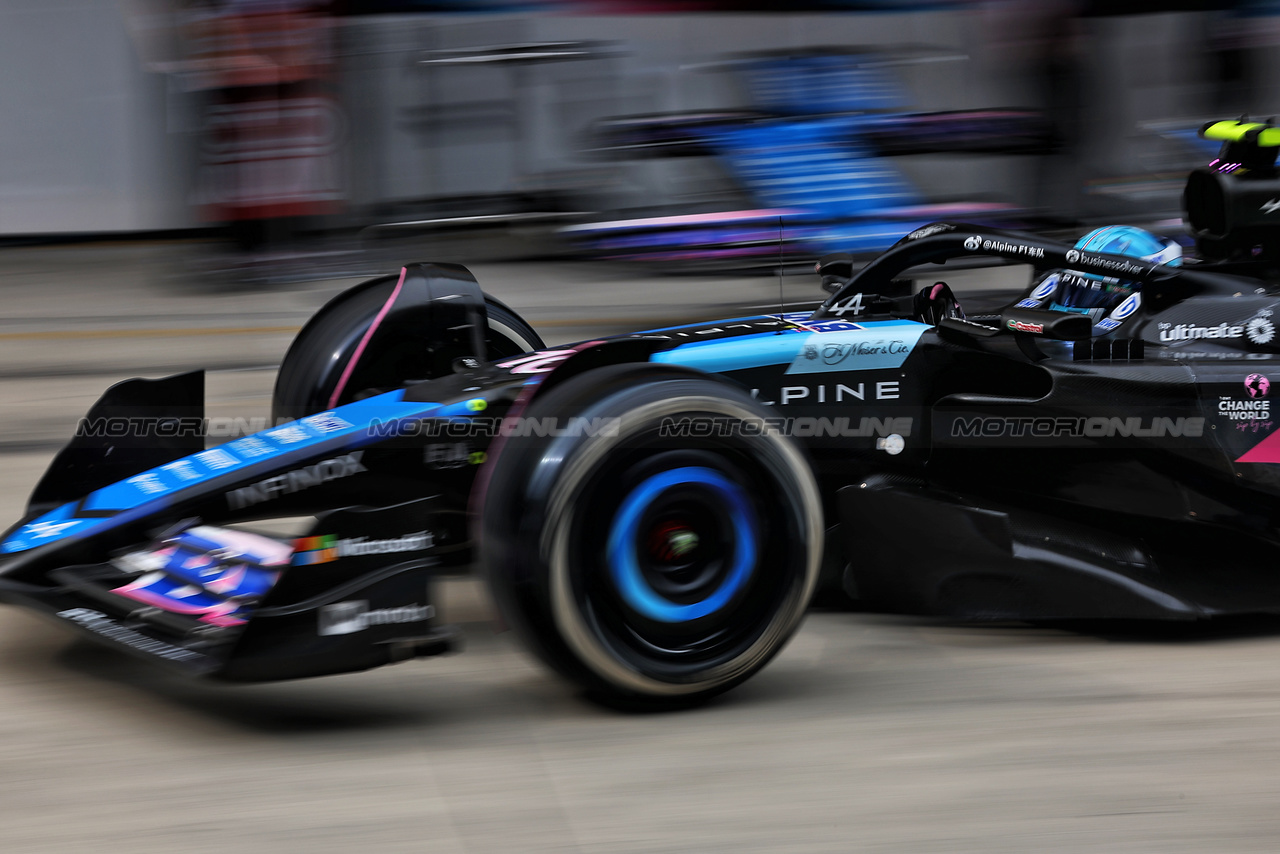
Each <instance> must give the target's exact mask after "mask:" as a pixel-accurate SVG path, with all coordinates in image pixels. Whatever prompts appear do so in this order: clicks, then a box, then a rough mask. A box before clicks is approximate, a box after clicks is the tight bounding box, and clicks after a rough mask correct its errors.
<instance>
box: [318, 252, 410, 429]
mask: <svg viewBox="0 0 1280 854" xmlns="http://www.w3.org/2000/svg"><path fill="white" fill-rule="evenodd" d="M408 272H409V268H408V267H401V268H400V281H398V282H396V289H395V290H394V291H392V292H391V296H389V297H387V301H386V302H385V303H383V304H382V310H381V311H379V312H378V316H377V317H375V318H374V319H373V323H371V324H369V328H368V330H366V331H365V333H364V337H363V338H361V339H360V344H359V345H358V346H357V347H356V352H355V353H354V354H353V355H352V356H351V361H350V362H347V366H346V367H345V368H343V369H342V376H340V377H339V378H338V385H337V386H336V387H335V388H334V390H333V394H331V395H329V408H330V409H332V408H333V407H335V406H337V405H338V398H339V397H341V396H342V390H343V389H344V388H346V387H347V380H349V379H351V372H352V371H354V370H355V368H356V362H358V361H360V357H361V356H362V355H364V348H365V346H366V345H367V344H368V343H369V339H370V338H372V337H373V333H374V332H376V331H378V325H379V324H380V323H382V318H384V317H386V316H387V312H388V311H390V310H391V306H392V305H393V304H394V303H395V301H396V297H398V296H400V289H401V288H402V287H404V277H405V274H406V273H408Z"/></svg>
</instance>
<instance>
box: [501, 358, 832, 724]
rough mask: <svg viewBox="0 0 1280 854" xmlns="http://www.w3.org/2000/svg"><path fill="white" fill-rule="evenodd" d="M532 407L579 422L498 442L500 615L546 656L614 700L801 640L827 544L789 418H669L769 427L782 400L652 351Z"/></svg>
mask: <svg viewBox="0 0 1280 854" xmlns="http://www.w3.org/2000/svg"><path fill="white" fill-rule="evenodd" d="M522 414H523V415H524V416H526V417H527V418H528V419H529V420H528V421H526V422H524V423H525V424H530V425H539V424H541V425H544V429H545V425H546V424H547V422H546V421H544V420H543V419H547V418H555V419H557V423H558V424H559V425H560V426H561V427H562V428H565V429H564V430H563V434H562V435H545V436H539V435H527V436H525V435H519V434H518V433H517V434H516V435H512V436H509V437H507V438H506V439H505V443H504V444H502V445H501V446H500V447H498V448H496V449H495V451H496V458H495V459H494V461H493V462H492V464H491V466H492V467H491V469H490V470H489V472H488V473H487V474H488V482H487V484H486V485H485V486H484V487H483V494H482V496H481V502H480V507H481V517H480V523H481V536H480V548H481V555H482V560H483V566H484V570H485V573H486V577H487V579H488V582H489V585H490V587H491V590H492V592H493V595H494V598H495V601H496V602H497V604H498V608H499V611H500V613H501V615H502V617H503V619H504V620H505V621H506V622H507V623H508V624H509V625H510V626H511V627H512V628H514V629H515V630H516V631H517V632H518V633H519V634H520V635H521V637H522V639H523V640H524V641H525V642H526V643H527V644H528V645H529V647H530V648H531V649H532V650H533V651H534V652H535V653H536V654H537V655H538V656H539V657H540V658H542V659H543V660H544V661H545V662H546V663H547V664H549V665H551V667H553V668H554V669H556V670H557V671H559V672H560V673H562V674H563V675H565V676H567V677H569V678H570V679H572V680H574V681H576V682H578V683H579V684H580V685H582V686H584V687H585V688H586V689H587V692H588V695H589V696H591V697H592V698H593V699H596V700H597V701H599V702H602V703H604V704H606V705H610V706H614V707H620V708H629V709H664V708H677V707H684V706H689V705H693V704H696V703H699V702H702V701H704V700H706V699H708V698H710V697H713V696H715V695H717V694H720V693H722V692H724V691H727V690H729V689H730V688H732V687H734V686H735V685H738V684H739V683H741V682H742V681H744V680H745V679H747V678H748V677H750V676H751V675H752V674H753V673H755V672H756V671H758V670H760V668H762V667H764V665H765V664H766V663H768V661H769V660H770V659H771V658H772V657H773V656H774V655H775V654H776V653H777V652H778V651H779V650H780V649H781V648H782V647H783V646H784V645H785V644H786V642H787V640H788V639H789V638H790V637H791V635H792V634H793V633H794V632H795V630H796V629H797V627H798V626H799V625H800V622H801V620H802V619H803V616H804V612H805V609H806V607H807V606H808V604H809V599H810V597H811V596H812V595H813V591H814V587H815V584H816V581H817V577H818V570H819V563H820V561H821V555H822V541H823V524H822V502H821V499H820V497H819V493H818V487H817V485H816V483H815V480H814V476H813V472H812V470H811V468H810V465H809V462H808V460H807V458H806V457H805V455H804V454H803V452H802V451H801V450H800V448H799V446H798V445H796V443H795V442H793V441H792V440H791V439H789V438H786V437H784V436H782V435H780V434H779V433H777V432H776V431H773V432H771V431H768V430H759V429H757V430H751V429H747V430H740V429H732V430H728V431H726V432H728V433H731V435H720V436H699V437H693V436H690V435H684V436H679V435H671V433H672V431H671V429H670V427H671V425H672V424H679V421H680V419H685V418H704V417H705V418H715V419H720V420H721V423H725V424H738V425H741V424H743V423H748V424H754V425H756V426H757V427H758V426H760V425H762V424H763V422H762V421H760V420H759V419H764V418H768V417H769V416H770V412H769V410H768V409H766V408H765V407H763V406H762V405H760V404H759V403H757V402H756V401H754V400H753V399H752V398H751V397H750V396H749V395H747V394H745V393H744V392H742V391H741V390H739V389H738V388H736V387H734V386H730V385H728V384H727V383H725V382H723V381H720V380H718V379H716V378H714V377H711V376H708V375H707V374H703V373H699V372H696V371H692V370H688V369H682V368H674V367H668V366H663V365H655V364H648V363H645V364H638V365H635V364H632V365H615V366H610V367H606V368H599V369H596V370H592V371H589V372H587V373H584V374H582V375H581V376H578V377H574V378H571V379H569V380H566V381H565V382H564V383H563V384H562V385H559V386H557V387H555V388H553V389H551V390H549V391H548V392H547V393H546V394H545V396H543V397H537V398H534V400H533V402H532V403H531V404H530V406H529V407H528V409H527V410H525V412H523V413H522ZM575 418H576V419H582V420H581V421H578V422H577V423H578V424H579V425H595V435H591V430H578V431H574V430H573V424H574V422H573V421H572V420H571V419H575ZM596 419H616V420H614V421H598V420H596ZM664 423H665V424H666V425H667V429H666V430H665V431H664V429H663V425H664ZM704 423H706V422H704ZM607 425H613V426H614V427H615V428H616V429H608V426H607ZM601 428H603V429H601ZM677 432H678V431H677ZM664 433H665V435H664Z"/></svg>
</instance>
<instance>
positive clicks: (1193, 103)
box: [0, 0, 1280, 284]
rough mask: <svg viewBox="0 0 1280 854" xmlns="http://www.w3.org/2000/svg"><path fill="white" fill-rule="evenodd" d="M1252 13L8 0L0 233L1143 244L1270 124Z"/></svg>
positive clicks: (636, 251) (1164, 7) (804, 245)
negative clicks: (956, 227)
mask: <svg viewBox="0 0 1280 854" xmlns="http://www.w3.org/2000/svg"><path fill="white" fill-rule="evenodd" d="M1273 6H1274V4H1272V3H1270V2H1263V0H1240V2H1237V3H1228V2H1196V0H1181V2H1178V0H1170V2H1155V0H1151V2H1137V1H1136V0H1135V1H1134V2H1123V0H1117V2H1101V1H1100V0H1099V1H1098V2H1089V0H971V1H967V0H934V2H909V0H800V2H787V3H781V2H776V3H775V2H760V0H698V1H697V2H694V0H690V2H681V0H673V2H655V3H648V2H623V1H622V0H616V2H615V0H595V2H592V1H591V0H582V2H577V0H542V2H504V1H503V0H338V2H331V3H323V2H303V1H302V0H118V2H109V1H108V0H59V2H55V3H49V2H38V0H10V2H7V3H6V4H4V8H3V10H0V22H2V23H3V26H0V71H2V72H3V73H0V103H3V104H4V105H5V117H6V121H5V123H4V125H3V128H0V164H3V166H0V240H4V241H6V242H10V243H12V242H14V241H15V240H19V239H22V240H39V239H60V240H62V239H66V238H68V237H76V238H102V237H117V236H124V235H129V236H138V235H143V236H146V237H147V238H149V239H168V238H183V239H191V238H199V239H203V240H207V241H209V245H206V246H203V247H202V248H201V249H200V250H199V251H197V252H194V253H192V257H191V259H190V269H189V272H190V273H191V274H192V275H195V276H200V275H208V276H212V277H213V278H214V279H217V278H218V277H222V278H224V279H227V280H231V281H233V282H238V283H241V284H243V283H244V282H245V281H248V280H254V281H264V282H269V281H273V280H288V279H297V278H300V277H308V276H315V275H318V274H333V273H342V272H347V271H348V270H351V271H355V270H358V269H363V268H367V267H373V268H380V267H382V266H387V265H388V264H395V263H399V262H400V261H402V260H403V258H404V257H405V256H409V257H415V256H418V255H421V254H422V253H423V252H427V253H428V254H429V253H431V252H433V251H434V252H436V253H437V254H438V253H439V252H441V251H443V252H445V253H446V254H447V253H450V252H455V251H457V247H458V246H460V245H461V246H462V247H463V249H462V250H461V251H462V252H463V253H464V254H465V253H466V252H467V251H469V250H468V249H467V247H469V246H470V245H471V242H472V241H474V240H476V239H477V238H478V237H482V238H484V239H485V240H488V241H492V244H486V245H485V249H486V250H487V251H489V252H499V251H500V252H503V253H505V254H506V255H509V256H511V257H557V258H564V257H573V258H586V259H599V258H606V259H618V260H632V261H650V262H656V263H658V264H665V265H667V266H669V267H670V268H672V269H685V268H696V267H697V266H698V265H699V264H702V266H706V265H705V263H703V262H708V261H710V262H713V263H712V266H726V265H728V266H734V265H735V262H742V261H746V262H752V261H758V260H759V259H758V258H757V256H760V255H763V254H764V250H763V249H760V248H758V247H761V246H762V245H764V244H765V243H768V242H771V243H772V244H773V245H772V249H773V250H775V251H774V255H775V256H776V249H777V245H776V244H777V242H778V240H777V237H778V232H779V228H778V218H779V216H781V217H782V220H783V227H782V229H781V230H782V232H783V242H785V243H786V244H787V247H788V249H789V250H791V249H794V250H795V251H796V252H798V253H800V254H801V255H804V256H806V257H807V256H808V255H812V254H815V253H820V252H824V251H834V250H836V249H852V250H854V251H875V250H877V249H880V248H883V247H884V246H886V245H888V244H890V243H892V242H893V240H894V239H896V235H901V234H902V233H905V232H906V231H908V230H910V229H911V228H912V227H914V225H915V224H918V223H920V222H928V221H931V220H934V219H942V218H950V219H970V220H972V219H975V218H977V219H985V220H988V221H991V222H994V223H997V224H1012V225H1015V226H1021V227H1034V228H1053V227H1066V228H1073V227H1075V226H1076V225H1079V224H1081V223H1084V224H1096V223H1098V222H1103V221H1106V222H1114V221H1141V222H1160V221H1162V220H1167V219H1170V218H1176V217H1177V215H1178V193H1179V191H1180V185H1181V180H1182V174H1181V173H1182V172H1184V171H1185V169H1186V168H1187V167H1188V166H1191V165H1194V164H1196V163H1198V162H1200V161H1202V160H1203V159H1204V155H1205V153H1206V152H1207V151H1211V150H1212V149H1206V148H1205V147H1204V146H1203V144H1200V143H1198V141H1196V140H1195V139H1194V130H1195V129H1196V127H1198V126H1199V125H1200V124H1201V123H1203V122H1204V121H1206V120H1208V119H1210V118H1218V117H1224V116H1230V117H1234V116H1236V115H1239V114H1242V113H1249V114H1250V115H1253V116H1266V115H1268V113H1267V111H1268V109H1274V105H1275V104H1276V102H1277V99H1278V97H1280V92H1278V91H1277V87H1278V86H1280V81H1278V80H1277V76H1276V75H1275V74H1273V73H1272V72H1273V70H1274V68H1273V66H1274V64H1275V62H1276V60H1275V59H1274V58H1273V56H1272V53H1273V51H1272V48H1273V46H1274V43H1275V41H1276V34H1277V33H1280V29H1277V28H1278V27H1280V24H1278V23H1277V22H1278V21H1280V19H1277V18H1276V17H1274V16H1273V12H1275V11H1276V10H1275V8H1273ZM948 205H949V206H950V207H947V206H948ZM728 246H732V247H733V249H734V250H735V251H727V249H726V247H728ZM717 247H718V248H717ZM752 247H757V248H754V249H753V248H752ZM378 253H381V254H378ZM371 258H372V260H371ZM739 266H743V265H742V264H739ZM745 266H750V264H749V263H748V264H745Z"/></svg>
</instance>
